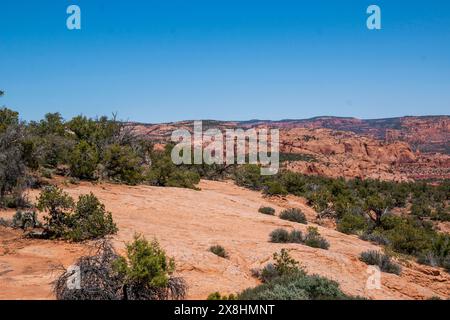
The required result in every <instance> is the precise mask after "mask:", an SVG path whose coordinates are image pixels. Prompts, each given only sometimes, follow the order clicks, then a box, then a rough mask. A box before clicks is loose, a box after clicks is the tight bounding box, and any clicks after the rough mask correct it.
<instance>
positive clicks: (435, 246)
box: [418, 234, 450, 271]
mask: <svg viewBox="0 0 450 320" xmlns="http://www.w3.org/2000/svg"><path fill="white" fill-rule="evenodd" d="M418 262H419V263H422V264H426V265H430V266H433V267H437V266H441V267H443V268H445V269H446V270H447V271H450V236H449V235H447V234H439V235H438V236H436V237H435V238H434V239H433V240H432V242H431V247H430V249H428V250H427V251H424V252H423V253H421V254H419V256H418Z"/></svg>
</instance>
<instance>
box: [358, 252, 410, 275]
mask: <svg viewBox="0 0 450 320" xmlns="http://www.w3.org/2000/svg"><path fill="white" fill-rule="evenodd" d="M360 260H361V261H363V262H364V263H366V264H368V265H373V266H378V267H379V268H380V270H381V271H384V272H387V273H394V274H397V275H400V274H401V271H402V269H401V267H400V266H399V265H398V264H396V263H395V262H393V261H392V260H391V258H390V257H389V256H388V255H385V254H382V253H381V252H379V251H374V250H369V251H365V252H363V253H361V256H360Z"/></svg>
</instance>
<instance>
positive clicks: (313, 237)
mask: <svg viewBox="0 0 450 320" xmlns="http://www.w3.org/2000/svg"><path fill="white" fill-rule="evenodd" d="M303 243H304V244H305V245H307V246H309V247H313V248H320V249H325V250H328V248H329V247H330V244H329V243H328V241H327V240H326V239H325V238H323V237H322V236H321V235H320V233H319V231H318V229H317V228H315V227H308V232H307V233H306V234H305V238H304V239H303Z"/></svg>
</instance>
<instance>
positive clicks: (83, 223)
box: [66, 193, 117, 241]
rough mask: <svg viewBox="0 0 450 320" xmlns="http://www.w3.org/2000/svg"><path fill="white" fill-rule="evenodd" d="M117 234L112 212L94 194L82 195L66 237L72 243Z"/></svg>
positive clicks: (71, 217)
mask: <svg viewBox="0 0 450 320" xmlns="http://www.w3.org/2000/svg"><path fill="white" fill-rule="evenodd" d="M115 233H117V226H116V224H115V223H114V222H113V218H112V215H111V212H107V211H106V210H105V206H104V205H103V204H102V203H101V202H100V201H99V200H98V199H97V197H96V196H94V194H92V193H90V194H87V195H81V196H80V197H79V199H78V202H77V204H76V206H75V211H74V213H73V214H72V215H71V216H70V222H69V230H68V231H67V235H66V237H67V238H68V239H70V240H72V241H83V240H88V239H98V238H103V237H105V236H107V235H110V234H115Z"/></svg>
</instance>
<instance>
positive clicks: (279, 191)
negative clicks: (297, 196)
mask: <svg viewBox="0 0 450 320" xmlns="http://www.w3.org/2000/svg"><path fill="white" fill-rule="evenodd" d="M263 193H264V194H265V195H268V196H285V195H287V193H288V192H287V191H286V189H285V188H284V187H283V185H282V184H281V183H279V182H278V181H270V182H267V183H266V184H265V186H264V191H263Z"/></svg>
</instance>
